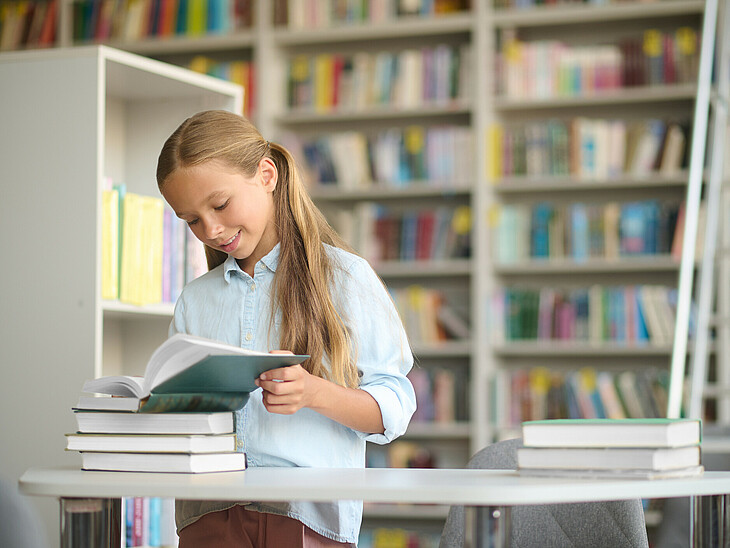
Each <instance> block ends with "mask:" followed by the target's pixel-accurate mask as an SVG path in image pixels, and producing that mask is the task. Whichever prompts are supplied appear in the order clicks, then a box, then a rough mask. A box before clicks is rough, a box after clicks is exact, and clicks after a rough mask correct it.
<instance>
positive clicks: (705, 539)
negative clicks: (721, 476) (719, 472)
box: [690, 495, 730, 548]
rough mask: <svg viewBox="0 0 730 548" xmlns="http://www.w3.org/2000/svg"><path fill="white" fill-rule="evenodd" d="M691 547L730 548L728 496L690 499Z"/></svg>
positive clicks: (729, 498) (729, 504)
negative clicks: (717, 547)
mask: <svg viewBox="0 0 730 548" xmlns="http://www.w3.org/2000/svg"><path fill="white" fill-rule="evenodd" d="M691 506H692V519H691V521H690V524H691V527H692V529H691V533H690V537H691V539H692V546H694V547H697V548H699V547H705V546H712V547H713V548H714V547H716V546H719V547H730V530H728V527H730V495H712V496H706V497H692V502H691Z"/></svg>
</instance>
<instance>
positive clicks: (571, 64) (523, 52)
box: [496, 27, 699, 99]
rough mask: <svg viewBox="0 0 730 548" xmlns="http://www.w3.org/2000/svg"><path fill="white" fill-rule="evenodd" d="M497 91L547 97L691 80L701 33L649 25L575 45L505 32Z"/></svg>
mask: <svg viewBox="0 0 730 548" xmlns="http://www.w3.org/2000/svg"><path fill="white" fill-rule="evenodd" d="M497 65H498V71H497V81H496V88H497V89H496V91H497V94H498V95H501V96H504V97H509V98H510V99H517V98H520V99H547V98H552V97H565V96H576V95H590V94H593V93H596V92H602V91H608V90H615V89H619V88H622V87H630V86H651V85H667V84H684V83H691V82H692V81H693V80H694V79H696V77H697V70H698V67H699V43H698V36H697V32H696V31H695V30H694V29H693V28H691V27H680V28H678V29H676V30H675V31H673V32H662V31H660V30H658V29H647V30H646V31H644V33H643V35H642V36H639V37H629V38H624V39H621V40H620V42H619V43H617V44H609V45H603V44H602V45H592V46H574V45H568V44H565V43H564V42H561V41H558V40H540V41H531V42H526V41H523V40H520V39H519V38H518V36H517V32H516V31H515V30H513V29H510V30H505V31H503V32H502V37H501V47H500V51H499V55H498V60H497Z"/></svg>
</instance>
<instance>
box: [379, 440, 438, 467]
mask: <svg viewBox="0 0 730 548" xmlns="http://www.w3.org/2000/svg"><path fill="white" fill-rule="evenodd" d="M372 449H373V450H372V451H371V450H370V448H368V451H367V453H366V463H365V466H367V467H368V468H439V466H438V465H437V455H436V453H435V452H434V451H432V450H431V449H430V448H428V447H426V446H425V445H422V444H420V443H417V442H414V441H409V440H404V439H398V440H395V441H393V442H391V443H389V444H388V445H386V446H382V447H373V448H372Z"/></svg>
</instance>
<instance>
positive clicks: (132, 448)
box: [66, 432, 236, 453]
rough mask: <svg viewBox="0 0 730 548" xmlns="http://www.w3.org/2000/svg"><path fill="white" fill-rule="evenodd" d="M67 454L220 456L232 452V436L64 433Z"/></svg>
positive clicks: (233, 448) (233, 442)
mask: <svg viewBox="0 0 730 548" xmlns="http://www.w3.org/2000/svg"><path fill="white" fill-rule="evenodd" d="M66 449H67V450H68V451H94V452H106V453H143V452H144V453H222V452H227V451H235V449H236V438H235V436H234V435H233V434H208V435H202V434H84V433H78V432H77V433H73V434H66Z"/></svg>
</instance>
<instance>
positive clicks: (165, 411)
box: [66, 334, 308, 473]
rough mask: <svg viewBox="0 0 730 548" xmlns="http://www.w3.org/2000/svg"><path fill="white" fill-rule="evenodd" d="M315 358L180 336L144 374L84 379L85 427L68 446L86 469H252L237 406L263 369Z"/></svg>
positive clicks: (78, 412)
mask: <svg viewBox="0 0 730 548" xmlns="http://www.w3.org/2000/svg"><path fill="white" fill-rule="evenodd" d="M307 357H308V356H304V355H301V356H297V355H292V354H269V353H264V352H253V351H250V350H245V349H242V348H239V347H235V346H229V345H225V344H222V343H219V342H216V341H211V340H209V339H203V338H200V337H194V336H191V335H184V334H177V335H174V336H173V337H171V338H169V339H168V340H167V341H165V342H164V343H163V344H162V345H160V346H159V347H158V348H157V350H156V351H155V352H154V353H153V355H152V357H151V358H150V360H149V362H148V363H147V367H146V369H145V375H144V377H130V376H112V377H102V378H99V379H93V380H89V381H87V382H85V383H84V386H83V388H82V391H83V392H86V393H90V394H95V396H91V395H88V396H85V395H82V396H81V397H80V398H79V401H78V403H77V405H76V407H75V408H74V416H75V418H76V423H77V427H78V429H77V432H75V433H73V434H67V436H66V440H67V444H66V448H67V450H70V451H79V452H81V460H82V469H84V470H106V471H126V472H186V473H199V472H228V471H236V470H244V469H245V468H246V455H245V454H244V453H242V452H237V451H236V449H237V446H236V437H235V434H234V432H235V429H234V411H235V410H236V409H240V408H242V407H243V406H244V405H245V404H246V402H247V401H248V397H249V393H250V392H251V391H253V390H256V389H257V386H256V383H255V380H256V378H258V376H259V375H260V374H261V373H262V372H263V371H267V370H270V369H275V368H279V367H286V366H288V365H293V364H296V363H301V362H302V361H303V360H305V359H306V358H307Z"/></svg>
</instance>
